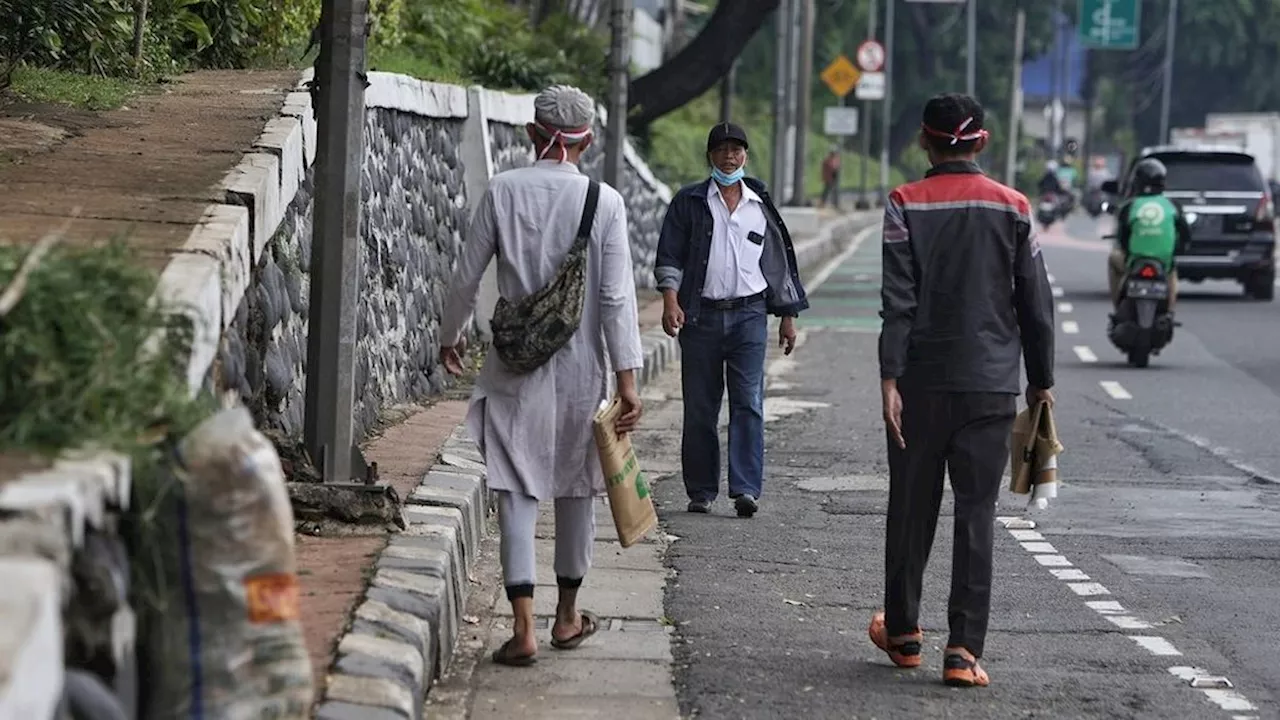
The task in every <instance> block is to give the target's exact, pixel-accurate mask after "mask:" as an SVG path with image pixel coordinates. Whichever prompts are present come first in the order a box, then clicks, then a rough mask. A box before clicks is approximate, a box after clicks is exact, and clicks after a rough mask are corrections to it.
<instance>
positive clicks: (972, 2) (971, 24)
mask: <svg viewBox="0 0 1280 720" xmlns="http://www.w3.org/2000/svg"><path fill="white" fill-rule="evenodd" d="M967 5H968V6H969V7H968V16H969V17H968V19H967V22H966V23H965V24H966V26H967V27H966V28H965V38H966V45H967V46H968V51H967V52H966V55H967V57H966V58H965V68H964V86H965V93H967V94H968V95H969V97H973V98H976V97H977V96H978V0H969V2H968V3H967Z"/></svg>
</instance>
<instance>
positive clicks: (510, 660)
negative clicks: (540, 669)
mask: <svg viewBox="0 0 1280 720" xmlns="http://www.w3.org/2000/svg"><path fill="white" fill-rule="evenodd" d="M513 642H515V638H511V639H510V640H507V641H506V642H504V643H502V647H500V648H498V649H497V650H494V651H493V662H494V664H496V665H506V666H508V667H529V666H530V665H532V664H534V663H536V662H538V656H537V655H536V654H534V655H516V654H514V653H513V652H512V651H511V643H513Z"/></svg>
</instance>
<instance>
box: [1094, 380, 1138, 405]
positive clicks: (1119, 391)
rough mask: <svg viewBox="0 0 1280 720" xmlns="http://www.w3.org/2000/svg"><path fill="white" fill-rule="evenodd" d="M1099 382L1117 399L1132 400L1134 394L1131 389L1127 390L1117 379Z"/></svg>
mask: <svg viewBox="0 0 1280 720" xmlns="http://www.w3.org/2000/svg"><path fill="white" fill-rule="evenodd" d="M1098 384H1099V385H1101V386H1102V389H1103V390H1106V391H1107V394H1108V395H1110V396H1111V397H1112V398H1113V399H1115V400H1132V399H1133V396H1132V395H1130V394H1129V391H1128V390H1125V389H1124V386H1123V385H1121V384H1120V383H1118V382H1116V381H1115V380H1103V381H1102V382H1100V383H1098Z"/></svg>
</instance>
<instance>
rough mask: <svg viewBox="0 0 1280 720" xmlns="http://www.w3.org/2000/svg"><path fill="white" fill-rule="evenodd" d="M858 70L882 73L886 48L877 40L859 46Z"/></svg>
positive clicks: (856, 54)
mask: <svg viewBox="0 0 1280 720" xmlns="http://www.w3.org/2000/svg"><path fill="white" fill-rule="evenodd" d="M855 57H857V59H858V68H859V69H861V70H862V72H880V70H881V69H882V68H884V46H883V45H881V44H880V43H878V42H876V41H875V40H868V41H866V42H864V43H862V44H861V45H859V46H858V52H857V53H855Z"/></svg>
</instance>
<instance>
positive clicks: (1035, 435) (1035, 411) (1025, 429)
mask: <svg viewBox="0 0 1280 720" xmlns="http://www.w3.org/2000/svg"><path fill="white" fill-rule="evenodd" d="M1065 449H1066V448H1064V447H1063V445H1062V443H1061V442H1060V441H1059V440H1058V429H1057V424H1056V423H1055V422H1054V420H1053V411H1052V410H1051V409H1050V408H1049V407H1048V405H1046V404H1045V403H1036V404H1035V406H1034V407H1029V408H1027V409H1026V410H1023V411H1022V412H1021V413H1019V414H1018V417H1017V418H1016V419H1015V420H1014V423H1013V437H1012V439H1011V441H1010V443H1009V453H1010V461H1011V466H1010V468H1009V489H1010V490H1011V491H1013V492H1014V493H1017V494H1019V495H1025V494H1027V493H1031V492H1032V491H1033V489H1034V491H1035V492H1034V494H1033V499H1035V500H1037V501H1039V500H1044V501H1047V500H1048V499H1049V498H1052V497H1056V496H1057V482H1058V456H1059V455H1061V454H1062V452H1063V451H1064V450H1065ZM1039 504H1041V505H1042V506H1043V503H1039Z"/></svg>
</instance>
